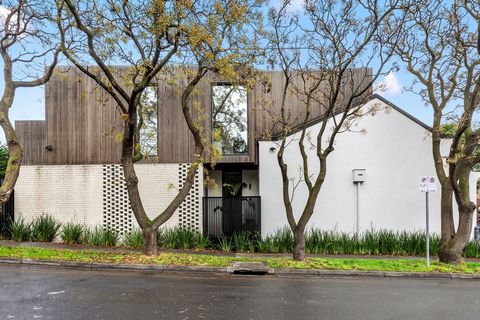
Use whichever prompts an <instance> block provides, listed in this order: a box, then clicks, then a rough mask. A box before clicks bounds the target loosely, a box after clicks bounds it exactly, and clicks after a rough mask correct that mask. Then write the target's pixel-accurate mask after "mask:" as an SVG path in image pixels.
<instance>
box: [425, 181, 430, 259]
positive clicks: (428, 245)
mask: <svg viewBox="0 0 480 320" xmlns="http://www.w3.org/2000/svg"><path fill="white" fill-rule="evenodd" d="M425 209H426V210H425V216H426V219H425V220H426V227H425V238H426V240H427V241H426V242H427V268H430V235H429V230H428V229H429V228H428V225H429V221H428V190H427V192H425Z"/></svg>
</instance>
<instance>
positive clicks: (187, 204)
mask: <svg viewBox="0 0 480 320" xmlns="http://www.w3.org/2000/svg"><path fill="white" fill-rule="evenodd" d="M186 168H188V164H137V165H135V169H136V171H137V176H138V178H139V189H140V194H141V197H142V200H143V205H144V207H145V210H146V211H147V214H148V215H149V216H150V217H154V216H156V215H157V214H159V213H160V212H161V211H162V210H163V209H165V208H166V207H167V205H168V204H169V203H170V201H171V200H172V199H173V198H174V197H175V195H176V194H177V192H178V190H179V187H180V186H181V184H182V181H183V180H182V177H184V175H185V170H186ZM202 191H203V170H202V168H200V169H199V171H198V172H197V176H196V178H195V185H194V187H193V188H192V190H191V191H190V194H189V195H188V197H187V199H186V200H185V201H184V202H183V203H182V205H181V206H180V207H179V209H177V211H176V212H175V214H174V215H173V216H172V218H170V220H169V221H167V223H166V224H165V225H164V226H165V227H174V226H177V225H183V226H188V227H191V228H193V229H196V230H198V231H201V228H202V201H201V200H202ZM42 214H50V215H52V216H54V217H55V219H57V220H58V221H60V222H61V223H67V222H76V223H82V224H85V225H86V226H88V227H95V226H103V227H108V228H112V229H114V230H117V231H118V232H120V234H122V235H123V234H125V233H126V232H128V231H131V230H132V229H133V228H137V227H138V224H137V222H136V220H135V217H134V215H133V213H132V210H131V208H130V204H129V201H128V193H127V189H126V186H125V180H124V177H123V170H122V167H121V165H118V164H106V165H34V166H23V167H22V168H21V171H20V176H19V179H18V182H17V185H16V187H15V219H22V218H23V219H25V221H31V220H33V219H34V218H35V217H36V216H39V215H42Z"/></svg>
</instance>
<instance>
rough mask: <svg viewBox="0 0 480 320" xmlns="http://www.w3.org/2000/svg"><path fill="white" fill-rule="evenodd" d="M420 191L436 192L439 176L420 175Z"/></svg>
mask: <svg viewBox="0 0 480 320" xmlns="http://www.w3.org/2000/svg"><path fill="white" fill-rule="evenodd" d="M419 187H420V192H435V191H437V178H436V177H427V176H423V177H420V180H419Z"/></svg>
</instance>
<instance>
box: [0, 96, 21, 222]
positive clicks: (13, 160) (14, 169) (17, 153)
mask: <svg viewBox="0 0 480 320" xmlns="http://www.w3.org/2000/svg"><path fill="white" fill-rule="evenodd" d="M12 99H13V98H12ZM0 126H1V127H2V129H3V132H4V133H5V139H6V141H7V146H8V154H9V157H8V163H7V168H6V170H5V177H4V180H3V183H2V185H1V187H0V214H1V213H2V212H1V211H2V209H1V208H2V205H3V204H4V203H5V202H7V201H8V199H9V198H10V195H11V194H12V192H13V188H14V187H15V183H16V182H17V179H18V176H19V174H20V166H21V164H22V159H23V150H22V147H21V146H20V144H19V143H18V139H17V133H16V132H15V129H14V128H13V126H12V124H11V122H10V120H9V119H8V109H4V110H3V111H1V112H0Z"/></svg>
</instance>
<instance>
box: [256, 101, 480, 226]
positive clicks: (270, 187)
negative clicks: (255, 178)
mask: <svg viewBox="0 0 480 320" xmlns="http://www.w3.org/2000/svg"><path fill="white" fill-rule="evenodd" d="M373 103H377V104H378V103H380V104H381V105H382V106H383V107H384V108H386V109H385V110H382V111H379V112H377V113H376V114H375V115H373V116H372V115H368V116H365V117H363V118H361V119H359V120H358V121H357V126H356V127H355V128H356V129H357V130H361V129H365V130H366V133H365V134H361V133H353V132H345V133H341V134H339V135H338V136H337V140H336V143H335V150H334V151H333V153H332V154H331V155H330V156H329V158H328V160H327V166H328V169H327V177H326V180H325V183H324V186H323V188H322V190H321V191H320V194H319V196H318V201H317V204H316V208H315V211H314V215H313V217H312V219H311V220H310V223H309V226H310V227H314V228H320V229H324V230H332V229H337V230H339V231H346V232H354V231H355V229H356V193H355V185H354V183H353V182H352V170H353V169H357V168H362V169H366V174H367V179H366V182H364V183H363V184H362V185H360V190H359V191H360V224H359V225H360V229H361V230H363V231H364V230H366V229H368V228H374V229H381V228H386V229H392V230H411V231H413V230H420V229H424V228H425V194H423V193H420V192H419V186H418V184H419V183H418V180H419V177H420V176H424V175H426V176H430V175H432V176H435V175H436V174H435V169H434V166H433V159H432V155H431V137H430V133H429V132H428V130H426V129H425V128H424V127H422V126H420V125H419V124H418V123H415V122H414V121H412V120H411V119H409V118H408V117H406V116H405V115H403V114H401V113H399V112H398V111H396V110H395V109H393V108H391V107H388V106H387V105H386V104H384V103H383V102H381V101H380V100H378V99H374V100H372V101H370V102H368V104H367V106H370V105H371V104H373ZM319 128H320V124H317V125H314V126H312V127H311V128H310V134H311V137H312V139H313V140H314V139H315V137H316V134H317V133H318V130H319ZM292 138H298V134H297V135H296V136H295V135H294V136H292ZM270 148H276V150H275V151H273V152H272V151H271V150H270ZM277 150H278V147H277V145H276V143H275V142H272V141H265V142H260V143H259V184H260V196H261V197H262V234H263V235H266V234H270V233H272V232H274V231H275V229H277V228H281V227H283V226H285V225H287V220H286V215H285V209H284V206H283V202H282V182H281V175H280V169H279V167H278V164H277V159H276V156H277ZM307 152H308V154H309V157H310V158H309V159H310V160H309V165H310V170H311V172H312V173H314V175H315V176H316V174H317V173H318V159H317V158H316V156H315V150H314V148H308V150H307ZM285 162H286V163H287V164H288V167H289V175H290V178H293V179H295V181H296V180H298V178H299V169H300V168H301V167H302V161H301V156H300V153H299V148H298V144H297V143H296V141H295V140H294V141H293V142H292V143H291V144H290V145H289V146H288V148H287V151H286V152H285ZM476 177H478V175H477V174H473V177H472V188H471V193H472V199H475V181H476ZM306 195H307V192H306V187H305V185H304V184H301V185H300V186H299V187H298V188H297V190H296V191H295V198H294V200H293V207H294V211H295V213H296V214H297V218H298V216H299V214H300V212H301V209H302V208H303V205H304V204H305V199H306ZM439 204H440V194H439V192H437V193H433V194H431V195H430V222H431V224H430V228H431V230H432V231H434V232H439V231H440V206H439Z"/></svg>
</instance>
